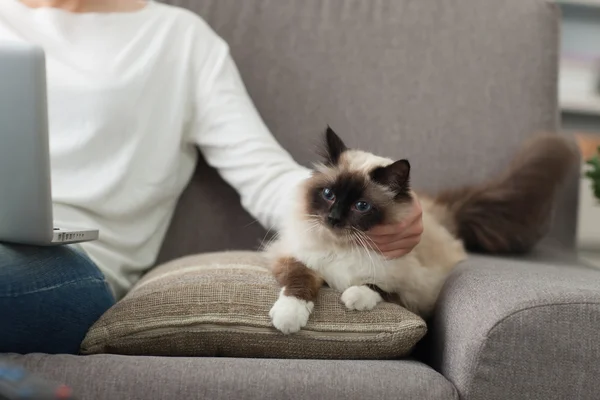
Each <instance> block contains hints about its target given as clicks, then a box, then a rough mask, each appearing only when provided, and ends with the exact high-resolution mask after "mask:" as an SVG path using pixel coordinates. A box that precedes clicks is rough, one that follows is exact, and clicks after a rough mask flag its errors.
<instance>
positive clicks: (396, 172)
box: [371, 160, 410, 198]
mask: <svg viewBox="0 0 600 400" xmlns="http://www.w3.org/2000/svg"><path fill="white" fill-rule="evenodd" d="M409 177H410V163H409V162H408V160H399V161H396V162H395V163H393V164H390V165H388V166H387V167H378V168H375V169H374V170H373V171H371V179H372V180H373V181H375V182H377V183H379V184H381V185H384V186H387V187H389V188H390V189H392V190H393V191H394V193H395V194H396V198H399V197H403V196H407V195H409Z"/></svg>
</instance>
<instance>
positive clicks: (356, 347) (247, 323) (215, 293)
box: [81, 252, 426, 359]
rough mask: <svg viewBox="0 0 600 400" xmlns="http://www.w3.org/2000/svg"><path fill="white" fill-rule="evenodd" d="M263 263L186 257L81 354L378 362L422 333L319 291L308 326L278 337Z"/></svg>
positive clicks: (391, 315) (387, 312) (124, 306)
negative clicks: (353, 308) (357, 308)
mask: <svg viewBox="0 0 600 400" xmlns="http://www.w3.org/2000/svg"><path fill="white" fill-rule="evenodd" d="M265 265H266V263H265V260H264V259H263V257H262V256H261V255H260V254H258V253H253V252H227V253H214V254H204V255H199V256H190V257H185V258H182V259H179V260H175V261H172V262H170V263H167V264H165V265H162V266H160V267H157V268H156V269H154V270H153V271H151V272H150V273H149V274H148V275H146V276H145V277H144V279H143V280H141V281H140V282H139V283H138V284H137V285H136V286H135V288H134V289H133V290H132V291H131V292H130V293H129V294H128V295H127V296H126V297H125V298H124V299H123V300H121V301H120V302H119V303H117V304H116V305H115V306H114V307H113V308H111V309H110V310H109V311H107V312H106V313H105V314H104V315H103V316H102V318H100V320H99V321H98V322H97V323H96V324H95V325H94V326H93V327H92V328H91V330H90V331H89V332H88V334H87V336H86V338H85V340H84V342H83V344H82V348H81V351H82V353H83V354H96V353H117V354H129V355H161V356H227V357H277V358H336V359H379V358H394V357H400V356H404V355H406V354H407V353H408V352H409V351H410V350H411V349H412V348H413V346H414V345H415V344H416V343H417V341H419V340H420V339H421V338H422V337H423V335H424V334H425V332H426V325H425V322H424V321H423V320H422V319H421V318H419V317H418V316H416V315H414V314H412V313H410V312H408V311H407V310H405V309H404V308H402V307H400V306H398V305H395V304H390V303H382V304H379V305H378V306H377V307H376V308H375V309H374V310H371V311H362V312H361V311H348V310H347V309H346V308H345V307H344V305H343V304H342V303H341V302H340V294H339V293H338V292H336V291H334V290H332V289H329V288H323V289H322V290H321V292H320V295H319V298H318V299H317V301H316V302H315V308H314V312H313V314H312V315H311V317H310V320H309V322H308V325H307V326H306V327H305V328H304V329H302V330H301V331H300V332H299V333H296V334H292V335H284V334H282V333H281V332H279V331H277V330H276V329H275V328H274V327H273V326H272V324H271V320H270V318H269V310H270V308H271V306H272V305H273V303H274V302H275V300H276V299H277V296H278V293H279V287H278V285H277V283H276V282H275V280H274V279H273V277H272V276H271V273H270V272H269V270H268V269H267V268H266V266H265Z"/></svg>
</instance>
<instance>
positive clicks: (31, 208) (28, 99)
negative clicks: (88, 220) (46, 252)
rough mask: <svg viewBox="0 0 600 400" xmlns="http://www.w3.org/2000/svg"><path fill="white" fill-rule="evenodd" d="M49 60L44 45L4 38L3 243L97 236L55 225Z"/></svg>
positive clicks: (0, 56) (0, 135)
mask: <svg viewBox="0 0 600 400" xmlns="http://www.w3.org/2000/svg"><path fill="white" fill-rule="evenodd" d="M46 96H47V94H46V64H45V57H44V52H43V50H42V49H41V48H40V47H37V46H33V45H29V44H25V43H21V42H8V43H6V42H4V43H3V42H0V242H11V243H20V244H34V245H54V244H68V243H78V242H84V241H90V240H95V239H97V238H98V230H97V229H89V230H88V229H86V230H66V229H61V227H60V226H54V224H53V218H52V191H51V183H50V150H49V143H48V142H49V140H48V108H47V97H46Z"/></svg>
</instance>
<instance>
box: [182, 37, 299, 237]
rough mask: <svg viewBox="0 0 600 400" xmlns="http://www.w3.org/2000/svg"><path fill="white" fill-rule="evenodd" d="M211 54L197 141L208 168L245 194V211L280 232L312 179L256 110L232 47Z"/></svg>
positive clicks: (200, 97)
mask: <svg viewBox="0 0 600 400" xmlns="http://www.w3.org/2000/svg"><path fill="white" fill-rule="evenodd" d="M211 53H212V54H209V55H208V57H209V58H208V61H210V62H209V63H208V64H210V66H211V67H210V68H209V71H202V72H201V73H200V75H199V76H198V78H199V79H200V81H199V82H198V87H197V88H196V104H195V107H196V111H195V112H196V113H197V117H196V121H195V128H194V132H193V139H194V141H195V143H196V144H197V145H198V146H199V148H200V151H201V152H202V154H203V155H204V157H205V159H206V161H207V163H208V164H209V165H211V166H212V167H214V168H216V169H217V171H218V172H219V174H220V175H221V177H222V178H223V179H224V180H225V181H226V182H227V183H228V184H229V185H231V186H232V187H233V188H234V189H235V190H236V191H237V192H238V193H239V195H240V197H241V202H242V206H243V207H244V208H245V209H246V210H247V211H248V212H249V213H250V214H251V215H252V216H254V217H255V218H256V219H257V220H258V221H259V222H260V223H261V224H262V225H263V226H264V227H266V228H272V227H273V228H275V229H277V228H279V227H280V226H281V224H280V221H281V217H282V216H283V215H285V213H286V212H287V210H288V208H287V207H289V200H291V197H292V196H293V195H294V194H293V192H294V188H295V187H297V185H298V184H299V183H300V182H301V181H302V180H304V179H306V178H307V177H308V176H309V175H310V170H309V169H307V168H305V167H302V166H300V165H299V164H298V163H296V162H295V161H294V160H293V158H292V157H291V156H290V154H289V153H288V152H286V151H285V150H284V149H283V148H282V147H281V145H279V143H278V142H277V141H276V140H275V138H274V137H273V136H272V135H271V133H270V132H269V130H268V128H267V127H266V125H265V124H264V122H263V121H262V119H261V117H260V115H259V113H258V111H257V110H256V108H255V107H254V105H253V103H252V100H251V99H250V97H249V95H248V93H247V91H246V89H245V87H244V84H243V83H242V80H241V78H240V75H239V72H238V70H237V68H236V66H235V64H234V62H233V60H232V59H231V56H230V55H229V50H228V47H227V45H226V44H225V43H223V42H221V41H219V42H217V44H216V45H215V46H214V48H213V49H212V51H211Z"/></svg>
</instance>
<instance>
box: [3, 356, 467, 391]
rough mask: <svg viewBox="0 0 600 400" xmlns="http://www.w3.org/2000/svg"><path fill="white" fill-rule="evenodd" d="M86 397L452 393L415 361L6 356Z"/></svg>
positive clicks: (425, 367)
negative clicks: (68, 386) (70, 387)
mask: <svg viewBox="0 0 600 400" xmlns="http://www.w3.org/2000/svg"><path fill="white" fill-rule="evenodd" d="M11 358H12V360H13V361H15V362H18V363H21V364H22V365H24V366H25V367H26V368H27V369H29V370H31V371H33V372H37V373H40V374H41V375H43V376H44V377H46V378H48V379H52V380H56V381H58V382H64V383H66V384H68V385H70V386H72V387H73V391H74V394H75V395H77V396H78V397H77V398H78V399H89V400H115V399H128V400H162V399H211V400H221V399H223V400H230V399H236V400H264V399H289V400H295V399H298V400H300V399H327V400H338V399H339V400H365V399H377V400H382V399H427V400H453V399H458V396H457V394H456V390H455V389H454V387H453V386H452V384H451V383H450V382H448V381H447V380H446V379H445V378H444V377H443V376H442V375H441V374H439V373H437V372H436V371H434V370H433V369H432V368H431V367H429V366H427V365H425V364H422V363H420V362H417V361H411V360H400V361H371V360H364V361H347V360H276V359H241V358H238V359H235V358H187V357H178V358H174V357H131V356H129V357H128V356H119V355H94V356H86V357H82V356H68V355H57V356H49V355H44V354H30V355H26V356H18V355H14V356H11Z"/></svg>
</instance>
